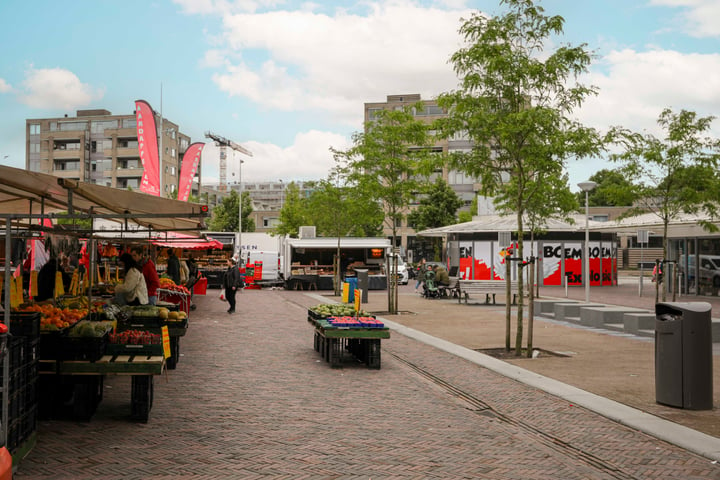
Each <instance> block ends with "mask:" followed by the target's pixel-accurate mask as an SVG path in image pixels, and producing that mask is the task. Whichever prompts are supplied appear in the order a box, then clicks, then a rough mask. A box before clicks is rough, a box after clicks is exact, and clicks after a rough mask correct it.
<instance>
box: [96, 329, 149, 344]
mask: <svg viewBox="0 0 720 480" xmlns="http://www.w3.org/2000/svg"><path fill="white" fill-rule="evenodd" d="M109 341H110V343H111V344H118V345H161V344H162V336H161V335H159V334H157V333H151V332H148V331H145V330H125V331H123V332H116V333H111V334H110V337H109Z"/></svg>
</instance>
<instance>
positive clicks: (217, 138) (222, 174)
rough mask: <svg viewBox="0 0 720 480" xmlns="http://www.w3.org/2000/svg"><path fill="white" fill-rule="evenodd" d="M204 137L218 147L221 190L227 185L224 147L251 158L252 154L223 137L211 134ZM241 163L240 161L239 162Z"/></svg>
mask: <svg viewBox="0 0 720 480" xmlns="http://www.w3.org/2000/svg"><path fill="white" fill-rule="evenodd" d="M205 137H206V138H210V139H212V140H213V141H214V142H215V145H218V146H219V147H220V165H219V170H220V172H219V174H220V187H221V188H223V187H225V185H226V184H227V153H226V151H225V149H226V147H230V148H232V149H233V150H235V151H236V152H240V153H244V154H245V155H247V156H248V157H252V156H253V154H252V152H251V151H250V150H248V149H247V148H245V147H243V146H241V145H238V144H237V143H235V142H233V141H232V140H228V139H227V138H225V137H221V136H220V135H216V134H214V133H212V132H205ZM240 162H241V163H242V160H240Z"/></svg>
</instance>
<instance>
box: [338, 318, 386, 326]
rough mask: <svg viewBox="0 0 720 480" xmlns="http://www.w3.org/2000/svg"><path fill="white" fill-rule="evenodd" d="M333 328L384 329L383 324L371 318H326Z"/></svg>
mask: <svg viewBox="0 0 720 480" xmlns="http://www.w3.org/2000/svg"><path fill="white" fill-rule="evenodd" d="M327 321H328V323H329V324H330V325H332V326H333V327H349V328H385V324H384V323H382V322H381V321H380V320H377V319H376V318H373V317H357V318H355V317H328V319H327Z"/></svg>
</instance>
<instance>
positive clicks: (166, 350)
mask: <svg viewBox="0 0 720 480" xmlns="http://www.w3.org/2000/svg"><path fill="white" fill-rule="evenodd" d="M160 330H162V342H163V356H164V357H165V358H170V355H171V353H170V334H169V333H168V327H167V325H163V326H162V327H160ZM156 331H157V330H156Z"/></svg>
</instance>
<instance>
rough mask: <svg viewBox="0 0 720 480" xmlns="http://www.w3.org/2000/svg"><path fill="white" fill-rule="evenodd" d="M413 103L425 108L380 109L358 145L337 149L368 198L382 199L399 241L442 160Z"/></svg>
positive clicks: (392, 307) (392, 294)
mask: <svg viewBox="0 0 720 480" xmlns="http://www.w3.org/2000/svg"><path fill="white" fill-rule="evenodd" d="M413 108H417V109H423V108H424V105H423V104H422V103H419V104H417V105H414V106H412V107H411V106H407V107H405V108H403V109H400V110H381V111H379V112H377V113H376V114H375V118H374V119H373V120H371V121H369V122H367V123H366V124H365V132H363V133H356V134H355V135H353V142H354V146H353V147H352V148H350V149H349V150H347V151H344V152H341V151H336V150H333V151H334V153H335V154H336V156H338V157H339V158H342V159H344V160H345V161H346V162H347V166H348V171H349V172H350V173H349V177H348V179H349V181H350V182H352V183H353V184H355V185H357V188H359V189H360V190H361V191H362V192H363V193H364V194H365V195H367V198H368V201H376V202H378V203H379V204H381V205H382V208H383V211H384V214H385V215H384V221H385V224H386V225H387V227H388V229H389V230H390V232H391V238H392V245H393V246H396V245H397V228H398V225H400V222H401V221H402V219H403V218H404V217H405V215H406V213H407V210H408V205H409V203H410V200H411V199H412V198H413V195H414V194H415V192H417V191H419V190H420V185H421V184H422V183H423V178H426V177H427V176H429V174H430V173H432V171H433V169H434V165H435V164H436V163H437V158H434V156H433V155H432V154H431V153H430V151H429V147H430V145H431V136H430V134H429V127H428V125H427V124H425V123H423V122H422V121H419V120H417V119H415V117H414V116H413ZM394 265H395V263H393V267H394ZM396 274H397V271H396V270H391V271H390V277H389V278H388V285H389V287H390V288H388V311H389V312H390V313H395V312H396V311H397V300H398V295H397V293H398V292H397V283H396V282H395V281H393V279H394V278H395V277H396Z"/></svg>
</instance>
